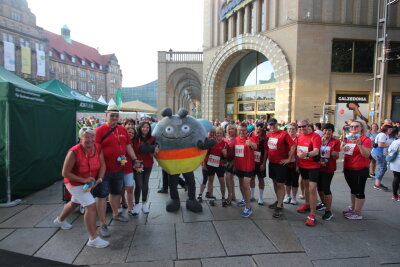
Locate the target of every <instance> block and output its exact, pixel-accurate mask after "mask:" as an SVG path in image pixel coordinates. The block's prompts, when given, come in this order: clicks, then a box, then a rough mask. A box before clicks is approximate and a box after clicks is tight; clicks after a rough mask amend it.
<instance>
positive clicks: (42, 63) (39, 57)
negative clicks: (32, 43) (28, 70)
mask: <svg viewBox="0 0 400 267" xmlns="http://www.w3.org/2000/svg"><path fill="white" fill-rule="evenodd" d="M36 61H37V73H36V75H37V76H42V77H45V76H46V55H45V53H44V51H40V50H36Z"/></svg>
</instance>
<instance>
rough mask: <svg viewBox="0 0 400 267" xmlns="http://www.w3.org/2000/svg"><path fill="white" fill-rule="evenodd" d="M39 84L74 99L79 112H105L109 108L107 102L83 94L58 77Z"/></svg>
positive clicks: (57, 93)
mask: <svg viewBox="0 0 400 267" xmlns="http://www.w3.org/2000/svg"><path fill="white" fill-rule="evenodd" d="M37 86H39V87H40V88H43V89H45V90H47V91H50V92H52V93H54V94H56V95H59V96H63V97H66V98H69V99H73V100H74V101H75V106H76V111H77V112H104V111H105V110H106V109H107V105H106V104H103V103H101V102H99V101H97V100H94V99H92V98H89V97H87V96H85V95H82V94H81V93H79V92H77V91H75V90H74V89H72V88H70V87H68V86H67V85H66V84H65V83H62V82H61V81H59V80H57V79H53V80H50V81H47V82H45V83H41V84H38V85H37Z"/></svg>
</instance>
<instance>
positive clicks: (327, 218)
mask: <svg viewBox="0 0 400 267" xmlns="http://www.w3.org/2000/svg"><path fill="white" fill-rule="evenodd" d="M332 218H333V214H332V212H331V211H330V210H326V211H325V214H324V215H322V220H324V221H330V220H331V219H332Z"/></svg>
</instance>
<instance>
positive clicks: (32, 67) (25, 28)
mask: <svg viewBox="0 0 400 267" xmlns="http://www.w3.org/2000/svg"><path fill="white" fill-rule="evenodd" d="M0 38H1V39H0V65H2V66H4V67H5V68H6V69H7V70H9V71H12V72H13V73H15V74H17V75H18V76H20V77H23V78H25V79H26V80H28V81H30V82H33V83H41V82H44V81H46V80H47V79H48V77H49V72H48V68H47V66H48V63H49V59H48V57H47V54H48V45H47V40H46V38H45V36H44V30H43V28H41V27H38V26H37V25H36V17H35V15H34V14H33V13H32V12H31V11H30V9H29V7H28V3H27V1H26V0H0Z"/></svg>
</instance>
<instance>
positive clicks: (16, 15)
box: [11, 11, 21, 21]
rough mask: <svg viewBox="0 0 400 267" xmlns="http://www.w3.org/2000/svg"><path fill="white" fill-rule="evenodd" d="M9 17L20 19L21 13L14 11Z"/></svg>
mask: <svg viewBox="0 0 400 267" xmlns="http://www.w3.org/2000/svg"><path fill="white" fill-rule="evenodd" d="M11 18H12V19H13V20H16V21H21V15H20V14H19V13H17V12H14V11H12V12H11Z"/></svg>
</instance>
